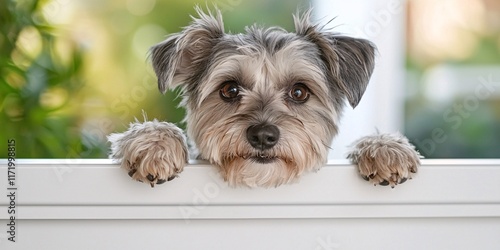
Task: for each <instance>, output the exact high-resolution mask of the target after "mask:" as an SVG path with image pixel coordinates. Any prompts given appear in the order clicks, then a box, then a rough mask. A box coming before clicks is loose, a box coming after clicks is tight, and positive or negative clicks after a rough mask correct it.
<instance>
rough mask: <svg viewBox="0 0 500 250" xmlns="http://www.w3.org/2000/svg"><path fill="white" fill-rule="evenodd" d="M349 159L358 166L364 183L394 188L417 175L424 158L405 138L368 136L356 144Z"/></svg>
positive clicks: (394, 135) (398, 136)
mask: <svg viewBox="0 0 500 250" xmlns="http://www.w3.org/2000/svg"><path fill="white" fill-rule="evenodd" d="M347 158H348V159H350V160H351V162H353V163H354V164H356V165H357V166H358V171H359V174H360V175H361V177H362V178H363V179H365V180H366V181H369V182H371V183H373V184H374V185H382V186H388V185H390V186H391V187H392V188H394V186H396V185H398V184H401V183H404V182H405V181H407V180H408V179H411V178H412V176H413V175H414V174H415V173H417V171H418V167H419V166H420V158H422V157H421V156H420V154H419V153H418V151H416V150H415V147H414V146H413V145H412V144H410V142H409V141H408V139H407V138H406V137H404V136H403V135H401V134H399V133H398V134H377V135H372V136H365V137H362V138H361V139H359V140H357V141H356V142H354V145H353V148H352V150H351V152H350V153H349V155H348V156H347Z"/></svg>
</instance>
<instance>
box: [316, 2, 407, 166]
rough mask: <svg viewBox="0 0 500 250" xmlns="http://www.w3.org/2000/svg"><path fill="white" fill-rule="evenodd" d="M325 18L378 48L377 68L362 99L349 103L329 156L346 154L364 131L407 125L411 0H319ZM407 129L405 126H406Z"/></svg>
mask: <svg viewBox="0 0 500 250" xmlns="http://www.w3.org/2000/svg"><path fill="white" fill-rule="evenodd" d="M313 7H314V14H315V18H316V20H318V21H319V22H320V23H326V22H327V21H329V20H330V19H332V18H335V20H333V21H332V22H331V23H330V24H329V26H327V27H335V28H334V30H335V31H338V32H341V33H343V34H346V35H351V36H354V37H360V38H365V39H368V40H371V41H372V42H374V43H375V44H376V45H377V47H378V54H377V57H376V66H375V71H374V73H373V75H372V79H371V81H370V84H369V85H368V88H367V90H366V92H365V95H364V96H363V98H362V100H361V102H360V104H359V106H358V107H356V109H354V110H353V109H352V108H351V107H350V106H348V107H347V108H346V112H345V113H344V117H343V119H342V120H341V123H342V124H341V126H340V134H339V135H338V136H337V137H336V139H335V140H334V142H333V146H332V148H333V150H332V151H331V152H330V155H329V158H330V159H332V158H345V156H346V152H347V146H348V145H350V144H351V143H352V142H353V141H355V140H356V139H358V138H360V137H361V136H365V135H369V134H373V133H375V132H376V129H378V130H379V131H380V132H389V133H392V132H397V131H400V130H402V128H403V108H404V106H403V104H404V103H403V101H404V100H403V98H404V87H405V82H404V78H405V75H404V74H405V73H404V42H405V37H404V25H405V19H404V15H405V0H371V1H366V0H349V1H343V0H313ZM401 132H403V131H401Z"/></svg>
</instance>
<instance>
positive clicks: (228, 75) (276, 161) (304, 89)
mask: <svg viewBox="0 0 500 250" xmlns="http://www.w3.org/2000/svg"><path fill="white" fill-rule="evenodd" d="M197 12H198V14H199V17H198V18H193V22H192V23H191V24H190V25H189V26H187V27H185V28H184V30H183V31H182V32H180V33H177V34H173V35H171V36H170V37H168V38H167V39H166V40H165V41H163V42H161V43H159V44H157V45H155V46H154V47H153V48H152V49H151V58H152V64H153V68H154V70H155V72H156V75H157V77H158V87H159V89H160V91H161V92H163V93H164V92H165V91H166V90H167V89H170V88H175V87H180V88H181V89H182V94H183V96H184V98H183V102H182V105H183V106H185V108H186V111H187V116H186V119H185V120H186V122H187V134H188V137H189V138H190V139H191V140H192V141H193V142H194V144H195V145H196V147H197V148H198V150H199V153H200V158H202V159H206V160H209V161H210V162H211V163H212V164H214V165H216V166H218V167H220V169H221V173H222V175H223V176H224V178H225V180H226V181H228V182H229V184H230V185H233V186H235V185H246V186H252V187H253V186H264V187H269V186H278V185H281V184H283V183H288V182H291V181H293V180H295V179H297V177H299V176H301V174H302V173H304V172H306V171H310V170H316V169H319V168H320V167H321V166H322V165H324V164H325V163H326V161H327V156H328V149H329V145H330V143H331V142H332V139H333V137H334V136H335V135H336V134H337V130H338V124H339V119H340V115H341V113H342V109H343V106H344V102H345V100H346V99H347V101H348V102H349V103H350V105H351V106H352V107H355V106H356V105H357V104H358V103H359V101H360V99H361V97H362V96H363V93H364V91H365V89H366V87H367V84H368V81H369V78H370V75H371V73H372V71H373V67H374V51H375V46H374V45H373V44H372V43H370V42H369V41H367V40H363V39H355V38H351V37H346V36H342V35H339V34H336V33H333V32H330V31H325V30H322V29H321V28H320V27H318V26H317V25H314V24H312V23H311V22H310V14H311V11H307V12H305V13H303V14H302V15H295V16H294V21H295V32H293V33H292V32H287V31H285V30H283V29H281V28H278V27H272V28H260V27H258V26H256V25H254V26H251V27H248V28H246V33H243V34H227V33H225V32H224V25H223V20H222V16H221V13H220V11H218V10H216V11H215V14H212V13H211V12H208V13H204V12H203V11H202V10H201V9H199V8H197Z"/></svg>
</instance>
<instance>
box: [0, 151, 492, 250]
mask: <svg viewBox="0 0 500 250" xmlns="http://www.w3.org/2000/svg"><path fill="white" fill-rule="evenodd" d="M6 163H7V161H6V160H2V161H0V176H1V177H0V187H4V189H5V192H4V193H5V195H2V196H0V220H1V224H0V249H114V248H118V247H120V248H121V249H500V160H493V159H492V160H423V161H422V163H423V166H422V167H421V168H420V171H419V173H418V175H417V176H416V178H414V179H413V180H409V181H408V182H406V183H405V184H402V185H399V186H397V187H396V188H394V189H391V188H390V187H383V186H376V187H374V186H372V185H370V184H368V183H367V182H365V181H364V180H362V179H361V178H359V177H358V175H357V173H356V170H355V168H354V167H353V166H351V165H350V164H348V162H347V161H335V162H331V163H329V164H328V165H327V166H325V167H324V168H323V169H321V170H320V171H319V172H318V173H311V174H308V175H306V176H304V177H303V178H302V179H301V180H300V182H299V183H296V184H292V185H286V186H281V187H278V188H272V189H260V188H258V189H248V188H236V189H235V188H229V187H227V185H226V183H224V182H223V181H222V179H221V178H220V177H219V175H218V173H217V170H216V169H215V168H214V167H211V166H209V165H207V164H206V163H203V162H192V163H191V164H190V165H189V166H188V167H186V168H185V170H184V172H183V173H181V175H180V177H179V178H177V179H175V180H173V181H171V182H167V183H165V184H163V185H159V186H157V187H155V188H151V187H149V186H148V185H146V184H142V183H138V182H134V181H132V180H130V178H129V177H128V176H127V174H126V173H125V171H124V170H122V169H120V168H119V167H118V166H117V165H116V164H113V163H112V162H111V161H110V160H82V159H74V160H17V161H16V163H17V165H16V169H15V176H14V178H15V179H13V178H12V176H11V180H14V183H12V184H14V185H12V186H11V185H9V181H8V167H7V164H6ZM12 192H14V194H15V195H14V196H13V195H12ZM9 195H10V196H9ZM12 197H14V198H13V200H14V204H15V207H14V208H13V209H14V211H15V215H14V214H11V213H10V212H12V209H10V210H9V206H11V205H12V201H11V198H12ZM11 207H12V206H11ZM12 215H14V216H15V218H10V216H12ZM13 219H14V220H13ZM12 221H14V223H15V226H14V228H15V232H14V235H15V238H14V239H15V240H16V242H15V243H13V242H11V241H10V240H9V238H10V237H12V236H11V234H12V233H11V232H10V233H9V228H10V226H9V225H8V224H9V223H10V224H12ZM11 239H12V238H11ZM5 247H7V248H5Z"/></svg>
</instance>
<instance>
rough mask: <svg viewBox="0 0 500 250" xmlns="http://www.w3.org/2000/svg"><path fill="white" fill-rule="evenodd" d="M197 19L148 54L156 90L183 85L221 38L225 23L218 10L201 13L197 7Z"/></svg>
mask: <svg viewBox="0 0 500 250" xmlns="http://www.w3.org/2000/svg"><path fill="white" fill-rule="evenodd" d="M195 9H196V12H197V14H198V16H199V17H198V18H195V17H192V19H193V21H192V23H191V24H190V25H189V26H187V27H185V28H184V29H183V30H182V31H181V32H180V33H177V34H173V35H172V36H170V37H169V38H167V39H166V40H165V41H163V42H161V43H159V44H157V45H155V46H153V47H152V48H151V50H150V56H151V59H152V64H153V69H154V71H155V73H156V76H157V78H158V89H159V90H160V92H161V93H165V92H166V91H167V89H170V88H175V87H177V86H180V85H181V84H183V83H184V82H185V81H186V80H187V79H188V78H189V76H190V75H192V74H194V72H196V69H197V68H199V67H197V65H199V63H200V62H201V61H203V60H204V59H206V58H207V56H208V54H209V53H210V51H211V48H212V47H213V46H214V45H215V43H216V40H217V39H218V38H220V37H222V36H223V35H224V23H223V21H222V14H221V12H220V10H216V11H215V15H213V14H212V12H211V11H208V13H204V12H203V10H202V9H201V8H200V7H196V8H195Z"/></svg>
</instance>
